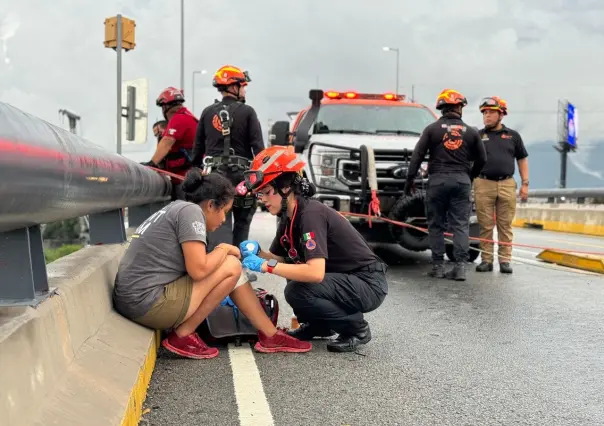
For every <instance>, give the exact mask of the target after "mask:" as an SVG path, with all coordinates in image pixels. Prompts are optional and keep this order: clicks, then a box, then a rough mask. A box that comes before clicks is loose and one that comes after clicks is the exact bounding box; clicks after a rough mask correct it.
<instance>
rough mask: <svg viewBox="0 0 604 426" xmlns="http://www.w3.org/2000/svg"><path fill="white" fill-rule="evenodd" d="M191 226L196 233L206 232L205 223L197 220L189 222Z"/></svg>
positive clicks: (202, 233)
mask: <svg viewBox="0 0 604 426" xmlns="http://www.w3.org/2000/svg"><path fill="white" fill-rule="evenodd" d="M191 225H192V226H193V230H194V231H195V233H196V234H197V235H205V233H206V225H205V223H202V222H200V221H198V220H196V221H195V222H193V223H192V224H191Z"/></svg>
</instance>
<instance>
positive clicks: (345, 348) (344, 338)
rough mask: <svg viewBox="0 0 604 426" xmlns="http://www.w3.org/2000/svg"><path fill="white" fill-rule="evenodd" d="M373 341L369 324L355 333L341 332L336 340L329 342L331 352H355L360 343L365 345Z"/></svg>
mask: <svg viewBox="0 0 604 426" xmlns="http://www.w3.org/2000/svg"><path fill="white" fill-rule="evenodd" d="M370 341H371V330H370V329H369V324H366V325H365V326H364V327H363V328H361V329H360V330H359V331H357V332H356V333H355V334H354V335H343V334H340V335H339V336H338V338H337V339H336V340H334V341H333V342H329V343H328V344H327V350H328V351H329V352H354V351H356V350H357V348H358V347H359V345H365V344H367V343H369V342H370Z"/></svg>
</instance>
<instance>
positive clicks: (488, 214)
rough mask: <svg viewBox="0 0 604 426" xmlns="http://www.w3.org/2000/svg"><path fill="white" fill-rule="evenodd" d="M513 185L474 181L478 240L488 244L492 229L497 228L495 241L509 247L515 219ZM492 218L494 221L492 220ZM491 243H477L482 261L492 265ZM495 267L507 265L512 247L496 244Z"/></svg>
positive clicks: (510, 180) (513, 182)
mask: <svg viewBox="0 0 604 426" xmlns="http://www.w3.org/2000/svg"><path fill="white" fill-rule="evenodd" d="M516 189H517V185H516V181H515V180H514V178H509V179H506V180H502V181H499V182H496V181H492V180H487V179H482V178H478V177H477V178H476V179H474V201H475V203H476V217H477V219H478V223H479V224H480V238H482V239H487V240H492V239H493V228H495V224H496V225H497V235H498V240H499V241H501V242H506V243H511V242H512V241H513V239H514V233H513V231H512V222H513V221H514V216H515V215H516ZM493 216H495V218H494V217H493ZM493 246H494V244H493V243H487V242H482V241H481V242H480V249H481V250H484V251H485V252H486V253H485V252H483V253H481V257H482V261H483V262H489V263H493V258H494V255H493ZM497 254H498V258H499V263H505V262H510V261H511V258H512V246H511V245H507V244H506V245H503V244H498V251H497Z"/></svg>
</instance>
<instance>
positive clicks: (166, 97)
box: [155, 87, 185, 107]
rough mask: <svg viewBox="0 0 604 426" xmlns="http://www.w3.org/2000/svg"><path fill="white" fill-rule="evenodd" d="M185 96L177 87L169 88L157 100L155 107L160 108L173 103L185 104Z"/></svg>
mask: <svg viewBox="0 0 604 426" xmlns="http://www.w3.org/2000/svg"><path fill="white" fill-rule="evenodd" d="M184 101H185V95H184V93H183V91H182V90H180V89H177V88H176V87H168V88H167V89H164V90H163V92H161V93H160V94H159V96H158V97H157V99H156V100H155V105H157V106H158V107H160V106H163V105H167V104H171V103H173V102H184Z"/></svg>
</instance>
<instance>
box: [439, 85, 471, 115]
mask: <svg viewBox="0 0 604 426" xmlns="http://www.w3.org/2000/svg"><path fill="white" fill-rule="evenodd" d="M467 104H468V100H467V99H466V97H465V96H464V95H462V94H461V93H459V92H458V91H457V90H453V89H445V90H443V91H442V92H440V94H439V95H438V97H437V98H436V109H438V110H441V109H443V107H445V106H446V105H461V106H462V108H463V107H465V106H466V105H467Z"/></svg>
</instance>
